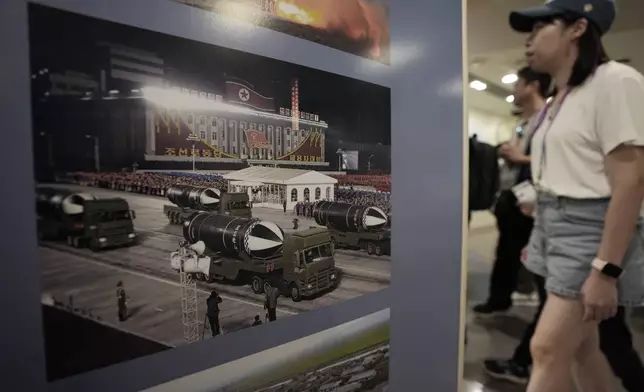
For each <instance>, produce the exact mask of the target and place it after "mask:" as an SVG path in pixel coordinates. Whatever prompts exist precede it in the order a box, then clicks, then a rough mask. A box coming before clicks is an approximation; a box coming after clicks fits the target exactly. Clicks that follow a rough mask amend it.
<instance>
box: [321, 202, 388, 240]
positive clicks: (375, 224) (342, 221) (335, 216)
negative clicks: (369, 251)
mask: <svg viewBox="0 0 644 392" xmlns="http://www.w3.org/2000/svg"><path fill="white" fill-rule="evenodd" d="M313 217H314V218H315V223H317V224H318V225H322V226H331V227H333V228H335V229H337V230H340V231H345V232H352V233H358V232H363V231H375V230H379V229H381V228H383V227H384V226H386V225H387V214H385V213H384V211H382V210H381V209H380V208H378V207H372V206H362V205H355V204H348V203H339V202H333V201H323V202H319V203H317V204H315V206H313Z"/></svg>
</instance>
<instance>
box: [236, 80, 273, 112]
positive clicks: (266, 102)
mask: <svg viewBox="0 0 644 392" xmlns="http://www.w3.org/2000/svg"><path fill="white" fill-rule="evenodd" d="M226 100H227V101H228V102H229V103H237V104H241V105H244V106H248V107H249V108H252V109H255V110H262V111H266V112H273V111H275V102H274V100H273V98H269V97H265V96H263V95H261V94H259V93H257V92H256V91H254V90H253V89H251V88H250V87H247V86H244V85H243V84H241V83H237V82H232V81H227V82H226Z"/></svg>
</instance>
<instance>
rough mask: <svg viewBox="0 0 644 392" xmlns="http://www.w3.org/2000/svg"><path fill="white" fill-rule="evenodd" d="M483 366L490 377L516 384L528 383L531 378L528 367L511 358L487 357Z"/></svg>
mask: <svg viewBox="0 0 644 392" xmlns="http://www.w3.org/2000/svg"><path fill="white" fill-rule="evenodd" d="M483 368H484V369H485V372H486V373H487V374H488V375H489V376H490V377H492V378H495V379H497V380H504V381H509V382H511V383H514V384H520V385H526V384H527V383H528V380H529V379H530V371H529V370H528V368H527V367H524V366H520V365H518V364H517V363H516V362H514V361H513V360H511V359H508V360H503V359H487V360H485V362H483Z"/></svg>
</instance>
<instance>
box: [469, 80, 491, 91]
mask: <svg viewBox="0 0 644 392" xmlns="http://www.w3.org/2000/svg"><path fill="white" fill-rule="evenodd" d="M470 87H471V88H473V89H474V90H477V91H483V90H485V89H486V88H487V84H485V83H483V82H481V81H480V80H473V81H472V82H470Z"/></svg>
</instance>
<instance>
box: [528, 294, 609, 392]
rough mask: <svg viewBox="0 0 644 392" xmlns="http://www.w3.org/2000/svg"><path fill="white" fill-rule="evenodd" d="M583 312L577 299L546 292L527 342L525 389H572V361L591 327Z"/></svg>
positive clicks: (541, 391)
mask: <svg viewBox="0 0 644 392" xmlns="http://www.w3.org/2000/svg"><path fill="white" fill-rule="evenodd" d="M582 316H583V307H582V304H581V302H579V300H574V299H566V298H563V297H559V296H557V295H553V294H550V293H549V294H548V300H547V301H546V304H545V306H544V308H543V313H542V314H541V317H540V319H539V322H538V324H537V329H536V331H535V333H534V336H533V337H532V341H531V342H530V351H531V352H532V358H533V365H532V374H531V376H530V382H529V383H528V389H527V392H570V391H571V390H572V385H573V379H572V373H571V369H572V363H573V361H574V360H575V358H576V354H577V351H578V349H579V348H580V347H581V345H582V343H583V342H585V341H586V339H587V337H588V336H589V334H590V332H591V331H592V330H593V325H591V324H588V323H583V322H582ZM596 327H597V326H596V324H595V325H594V328H595V329H596ZM584 392H585V391H584ZM605 392H608V391H605Z"/></svg>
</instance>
